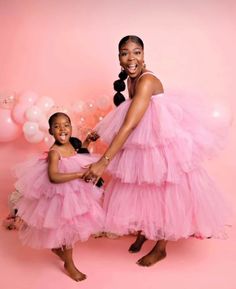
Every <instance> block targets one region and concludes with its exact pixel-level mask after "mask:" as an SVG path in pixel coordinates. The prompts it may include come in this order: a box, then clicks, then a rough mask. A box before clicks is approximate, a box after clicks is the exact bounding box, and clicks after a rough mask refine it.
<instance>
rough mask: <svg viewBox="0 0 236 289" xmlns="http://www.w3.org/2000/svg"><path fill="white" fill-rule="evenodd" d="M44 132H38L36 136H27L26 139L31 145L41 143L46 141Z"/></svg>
mask: <svg viewBox="0 0 236 289" xmlns="http://www.w3.org/2000/svg"><path fill="white" fill-rule="evenodd" d="M44 135H45V134H44V132H42V131H40V130H38V131H37V132H36V134H34V135H25V139H26V140H27V141H28V142H30V143H39V142H41V141H43V139H44Z"/></svg>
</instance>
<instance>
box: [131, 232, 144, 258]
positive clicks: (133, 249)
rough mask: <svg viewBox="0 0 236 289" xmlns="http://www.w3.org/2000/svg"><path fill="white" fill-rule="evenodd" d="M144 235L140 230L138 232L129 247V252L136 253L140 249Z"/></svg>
mask: <svg viewBox="0 0 236 289" xmlns="http://www.w3.org/2000/svg"><path fill="white" fill-rule="evenodd" d="M146 240H147V239H146V237H145V236H144V235H142V234H141V231H139V232H138V235H137V238H136V240H135V242H134V243H133V244H131V246H130V247H129V252H130V253H137V252H139V251H140V250H141V248H142V246H143V243H144V242H145V241H146Z"/></svg>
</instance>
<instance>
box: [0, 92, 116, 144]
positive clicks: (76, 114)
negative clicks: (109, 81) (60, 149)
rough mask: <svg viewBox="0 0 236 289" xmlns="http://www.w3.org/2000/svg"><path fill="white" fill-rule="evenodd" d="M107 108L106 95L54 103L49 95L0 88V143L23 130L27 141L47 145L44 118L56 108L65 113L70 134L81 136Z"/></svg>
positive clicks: (20, 133)
mask: <svg viewBox="0 0 236 289" xmlns="http://www.w3.org/2000/svg"><path fill="white" fill-rule="evenodd" d="M111 108H112V104H111V101H110V100H109V97H108V96H107V95H101V96H100V97H99V98H98V99H97V100H93V99H88V100H87V101H84V100H81V99H80V100H77V101H76V102H74V103H72V104H70V105H69V106H68V107H65V106H62V105H57V104H56V103H55V101H54V100H53V98H51V97H48V96H41V97H39V96H38V94H37V93H35V92H34V91H30V90H28V91H24V92H22V93H19V94H18V95H17V93H16V92H14V91H0V143H1V142H10V141H13V140H15V139H17V138H19V137H20V136H21V135H22V134H23V136H24V138H25V140H26V141H27V142H28V143H41V142H44V143H45V144H47V145H51V143H52V137H51V136H50V135H49V133H48V118H49V116H50V115H51V114H53V113H54V112H56V111H63V112H65V113H68V114H69V116H70V118H71V120H72V127H73V135H75V136H77V137H79V138H81V139H83V138H84V137H85V136H86V134H87V133H88V132H89V131H90V130H91V129H92V128H93V127H94V126H95V124H96V123H97V122H98V121H100V120H102V119H103V117H104V116H105V115H106V114H107V113H108V112H109V110H111Z"/></svg>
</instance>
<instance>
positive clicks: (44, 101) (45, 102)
mask: <svg viewBox="0 0 236 289" xmlns="http://www.w3.org/2000/svg"><path fill="white" fill-rule="evenodd" d="M36 104H37V106H38V107H40V108H41V109H42V111H49V110H50V109H51V108H52V107H53V105H54V100H53V99H52V98H50V97H47V96H43V97H40V98H39V99H38V100H37V103H36Z"/></svg>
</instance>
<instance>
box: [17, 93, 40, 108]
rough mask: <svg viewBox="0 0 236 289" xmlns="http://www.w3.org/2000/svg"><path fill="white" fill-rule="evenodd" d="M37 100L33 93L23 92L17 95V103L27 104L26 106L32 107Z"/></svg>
mask: <svg viewBox="0 0 236 289" xmlns="http://www.w3.org/2000/svg"><path fill="white" fill-rule="evenodd" d="M37 99H38V95H37V94H36V93H35V92H33V91H30V90H28V91H24V92H22V93H21V94H20V95H19V102H20V103H24V104H27V106H28V107H29V106H31V105H33V104H34V103H35V102H36V100H37Z"/></svg>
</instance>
